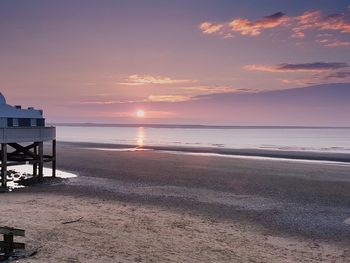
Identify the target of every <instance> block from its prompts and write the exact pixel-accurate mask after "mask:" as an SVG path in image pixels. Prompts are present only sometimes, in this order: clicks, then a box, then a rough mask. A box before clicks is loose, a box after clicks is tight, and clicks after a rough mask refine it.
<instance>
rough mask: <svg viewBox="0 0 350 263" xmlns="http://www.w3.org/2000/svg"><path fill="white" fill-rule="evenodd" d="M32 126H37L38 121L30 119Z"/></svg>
mask: <svg viewBox="0 0 350 263" xmlns="http://www.w3.org/2000/svg"><path fill="white" fill-rule="evenodd" d="M30 126H32V127H35V126H36V119H30Z"/></svg>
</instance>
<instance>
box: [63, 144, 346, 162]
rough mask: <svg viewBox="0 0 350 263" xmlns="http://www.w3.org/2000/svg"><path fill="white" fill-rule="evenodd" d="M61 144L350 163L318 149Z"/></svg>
mask: <svg viewBox="0 0 350 263" xmlns="http://www.w3.org/2000/svg"><path fill="white" fill-rule="evenodd" d="M61 143H62V144H73V145H75V146H78V147H80V148H89V149H92V150H104V151H119V152H123V151H125V152H127V151H129V152H130V151H159V152H167V153H177V154H191V155H201V156H216V157H235V158H245V159H247V158H252V159H260V160H280V161H281V160H285V161H291V160H293V161H301V162H306V161H307V162H316V163H323V164H326V163H327V164H333V165H334V164H336V165H350V154H346V153H331V152H320V151H288V150H270V149H223V148H221V149H217V148H210V147H185V146H178V147H173V146H143V147H141V146H137V145H120V144H107V143H106V144H103V143H85V142H61Z"/></svg>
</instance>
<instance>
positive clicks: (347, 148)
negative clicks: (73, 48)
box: [57, 126, 350, 153]
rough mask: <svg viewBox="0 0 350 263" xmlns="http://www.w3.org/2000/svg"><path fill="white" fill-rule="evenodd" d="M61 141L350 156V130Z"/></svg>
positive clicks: (95, 134) (93, 133) (174, 131)
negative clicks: (252, 149) (293, 151)
mask: <svg viewBox="0 0 350 263" xmlns="http://www.w3.org/2000/svg"><path fill="white" fill-rule="evenodd" d="M57 138H58V140H61V141H76V142H98V143H114V144H128V145H136V146H159V145H160V146H195V147H222V148H254V149H280V150H306V151H332V152H347V153H350V128H347V129H345V128H327V129H325V128H322V129H321V128H320V129H318V128H312V129H311V128H232V129H213V128H210V129H207V128H200V129H189V128H148V127H147V128H143V127H138V128H136V127H68V126H59V127H57Z"/></svg>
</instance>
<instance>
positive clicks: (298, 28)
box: [200, 10, 350, 47]
mask: <svg viewBox="0 0 350 263" xmlns="http://www.w3.org/2000/svg"><path fill="white" fill-rule="evenodd" d="M278 28H288V29H290V30H291V37H293V38H305V37H306V35H307V34H308V32H309V31H319V32H320V34H327V35H330V34H329V33H330V32H332V31H333V32H336V33H341V34H350V15H349V14H348V13H338V14H331V15H326V16H324V15H323V14H322V12H321V11H320V10H316V11H307V12H304V13H303V14H301V15H299V16H286V15H285V14H283V13H282V12H277V13H275V14H272V15H270V16H265V17H264V18H262V19H259V20H250V19H247V18H241V17H239V18H235V19H233V20H232V21H229V22H222V23H211V22H204V23H202V24H201V25H200V29H201V31H202V33H203V34H216V35H219V36H221V37H222V38H229V37H233V36H234V35H235V34H239V35H245V36H259V35H261V34H262V33H263V31H264V30H266V29H278ZM332 42H333V43H327V45H324V46H327V47H339V46H348V44H347V42H345V41H339V40H336V39H333V40H332Z"/></svg>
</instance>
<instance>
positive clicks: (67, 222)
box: [62, 217, 83, 225]
mask: <svg viewBox="0 0 350 263" xmlns="http://www.w3.org/2000/svg"><path fill="white" fill-rule="evenodd" d="M82 219H83V217H80V218H78V219H75V220H72V221H65V222H62V225H67V224H72V223H76V222H79V221H80V220H82Z"/></svg>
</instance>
